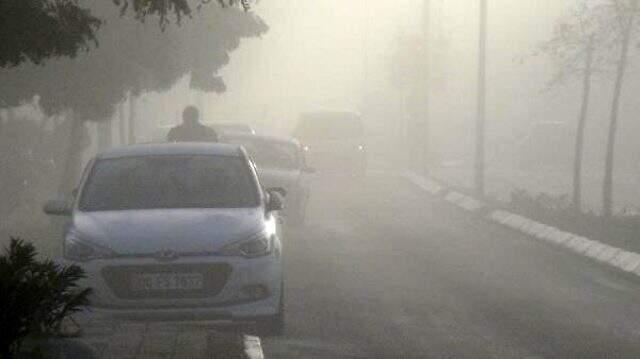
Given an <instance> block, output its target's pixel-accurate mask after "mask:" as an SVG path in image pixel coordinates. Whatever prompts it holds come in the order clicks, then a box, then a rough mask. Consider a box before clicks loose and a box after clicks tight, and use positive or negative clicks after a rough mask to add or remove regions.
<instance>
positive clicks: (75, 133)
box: [58, 114, 84, 195]
mask: <svg viewBox="0 0 640 359" xmlns="http://www.w3.org/2000/svg"><path fill="white" fill-rule="evenodd" d="M70 116H71V118H70V119H69V120H68V121H71V131H70V137H69V142H68V144H67V151H66V155H65V158H64V161H65V162H64V171H63V172H62V179H61V182H60V186H59V187H58V193H60V194H64V195H67V194H70V193H71V192H72V191H73V189H74V188H75V181H76V176H77V174H78V172H80V169H79V168H80V160H81V158H80V155H81V152H82V142H83V138H82V137H83V136H84V130H83V127H84V122H83V121H82V120H81V119H79V118H77V117H75V116H74V115H73V114H71V115H70Z"/></svg>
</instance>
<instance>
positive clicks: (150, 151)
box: [96, 142, 243, 159]
mask: <svg viewBox="0 0 640 359" xmlns="http://www.w3.org/2000/svg"><path fill="white" fill-rule="evenodd" d="M242 153H243V152H242V149H241V148H240V146H239V145H233V144H224V143H210V142H177V143H148V144H140V145H130V146H123V147H115V148H112V149H109V150H106V151H104V152H102V153H100V154H98V155H97V156H96V158H97V159H108V158H120V157H139V156H157V155H212V156H229V157H240V156H242Z"/></svg>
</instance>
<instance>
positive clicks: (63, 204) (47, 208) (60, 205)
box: [43, 199, 71, 216]
mask: <svg viewBox="0 0 640 359" xmlns="http://www.w3.org/2000/svg"><path fill="white" fill-rule="evenodd" d="M43 210H44V213H46V214H48V215H50V216H69V215H71V208H70V207H69V205H68V204H67V201H65V200H62V199H54V200H50V201H47V203H45V205H44V208H43Z"/></svg>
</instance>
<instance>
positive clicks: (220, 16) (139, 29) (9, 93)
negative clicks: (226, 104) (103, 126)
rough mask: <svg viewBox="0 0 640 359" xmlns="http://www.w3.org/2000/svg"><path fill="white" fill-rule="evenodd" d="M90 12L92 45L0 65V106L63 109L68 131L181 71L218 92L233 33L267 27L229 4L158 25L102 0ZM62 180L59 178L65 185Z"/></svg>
mask: <svg viewBox="0 0 640 359" xmlns="http://www.w3.org/2000/svg"><path fill="white" fill-rule="evenodd" d="M91 10H92V12H93V13H95V14H97V16H98V17H99V18H102V19H105V20H104V25H103V26H102V28H101V31H100V32H99V33H97V35H96V39H97V41H98V43H99V44H100V46H99V47H97V48H95V49H93V50H92V51H90V52H85V53H80V54H78V55H77V56H76V57H75V58H73V59H68V58H57V59H50V60H49V61H47V63H46V64H44V65H42V66H39V65H35V64H31V63H24V64H22V65H20V66H16V67H13V68H11V69H0V78H2V81H0V101H1V105H2V106H5V107H9V106H16V105H19V104H20V103H22V102H23V101H28V100H30V99H32V98H33V97H35V96H39V98H40V106H41V107H42V109H43V110H44V111H45V113H47V114H48V115H53V114H59V113H62V112H65V111H71V112H72V116H73V118H74V119H75V121H77V124H76V126H73V127H72V128H73V129H74V130H73V131H75V133H81V132H82V124H83V122H84V121H100V120H105V119H109V118H111V115H112V113H113V111H114V107H115V105H116V104H118V103H121V102H122V101H123V99H124V98H125V96H127V94H129V93H133V94H139V93H141V92H143V91H162V90H166V89H168V88H170V87H171V86H172V85H173V84H174V83H175V82H176V81H177V80H179V79H180V78H182V77H184V76H186V75H191V85H192V87H193V88H195V89H199V90H204V91H214V92H222V91H224V90H225V86H224V83H223V82H222V80H221V79H220V78H219V77H218V76H216V71H217V70H218V69H219V68H220V67H222V66H223V65H225V64H226V63H228V61H229V55H228V53H229V52H230V51H232V50H234V49H235V48H237V47H238V46H239V44H240V39H241V38H243V37H253V36H258V35H260V34H262V33H264V32H265V31H266V30H267V27H266V25H265V24H264V23H263V22H262V21H261V20H260V19H259V18H258V17H256V16H255V15H253V14H251V13H246V12H243V11H241V10H239V9H237V8H228V9H224V10H221V9H220V7H218V6H207V7H203V8H202V9H201V10H200V11H197V12H194V13H192V14H191V15H190V16H191V21H188V22H184V23H183V24H182V25H181V26H175V27H170V28H165V29H164V31H163V30H161V29H160V28H159V27H158V26H155V25H153V26H150V25H145V24H141V23H140V22H139V21H137V20H135V19H131V18H130V17H127V16H124V17H123V16H121V14H122V9H120V8H116V7H114V6H113V5H112V4H110V3H103V2H96V3H94V6H93V7H92V8H91ZM81 143H82V138H81V136H72V137H71V143H69V149H68V155H67V158H68V159H69V164H67V165H66V167H67V170H65V171H64V173H65V174H66V175H67V176H74V175H75V174H76V173H77V172H78V168H77V167H78V165H79V153H80V148H81ZM70 178H72V177H67V178H65V179H64V180H63V183H64V184H65V185H66V188H65V189H66V190H69V187H68V186H70V185H71V183H72V181H71V180H70Z"/></svg>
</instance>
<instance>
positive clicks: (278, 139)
mask: <svg viewBox="0 0 640 359" xmlns="http://www.w3.org/2000/svg"><path fill="white" fill-rule="evenodd" d="M225 139H230V140H240V141H242V140H248V141H256V140H257V141H264V142H275V143H285V144H290V145H296V146H299V145H300V142H299V141H298V140H296V139H295V138H291V137H285V136H270V135H252V134H248V133H230V134H223V135H222V136H221V140H223V141H224V140H225Z"/></svg>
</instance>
